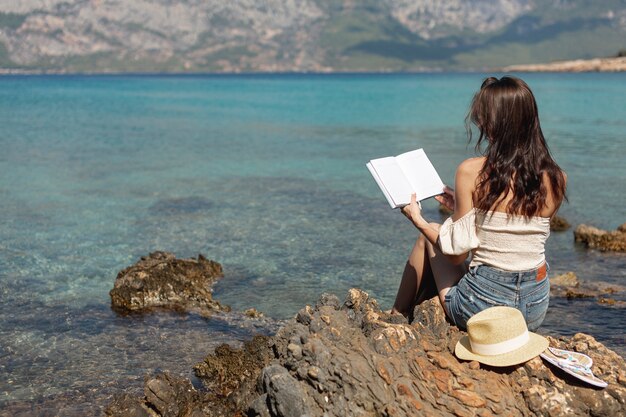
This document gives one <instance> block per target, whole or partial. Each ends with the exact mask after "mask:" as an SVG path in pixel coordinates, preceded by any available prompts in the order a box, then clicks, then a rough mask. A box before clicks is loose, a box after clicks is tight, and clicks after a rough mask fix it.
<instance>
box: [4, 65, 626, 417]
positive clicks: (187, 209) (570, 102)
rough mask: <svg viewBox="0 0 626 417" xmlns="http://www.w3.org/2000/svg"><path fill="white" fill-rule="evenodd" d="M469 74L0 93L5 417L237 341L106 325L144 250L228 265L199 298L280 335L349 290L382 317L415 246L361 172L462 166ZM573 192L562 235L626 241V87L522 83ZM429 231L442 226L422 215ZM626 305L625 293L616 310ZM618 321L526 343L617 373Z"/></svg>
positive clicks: (586, 316) (7, 83)
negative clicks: (619, 232) (552, 340)
mask: <svg viewBox="0 0 626 417" xmlns="http://www.w3.org/2000/svg"><path fill="white" fill-rule="evenodd" d="M484 76H485V75H484V74H416V75H297V76H296V75H272V76H260V75H256V76H11V77H2V78H0V172H1V176H0V213H1V214H2V223H1V224H2V227H1V228H0V323H1V324H0V414H1V413H2V412H1V410H2V408H3V407H8V408H7V410H8V409H10V410H12V412H13V413H17V412H23V413H25V415H28V414H29V413H39V412H44V411H42V410H46V409H59V408H60V407H61V406H63V407H66V408H65V413H64V414H71V413H76V414H78V415H80V413H84V412H85V411H86V410H90V413H91V412H92V411H93V410H94V409H96V410H98V409H99V408H98V407H101V406H102V404H105V403H106V401H107V400H108V398H109V396H110V395H111V394H113V393H115V392H117V390H118V389H119V388H120V387H124V386H136V387H140V385H141V378H142V376H143V374H144V373H151V372H153V371H154V370H155V369H170V370H173V371H174V372H177V373H180V374H183V375H190V370H191V367H192V365H193V364H194V363H195V362H197V361H199V360H200V359H201V358H202V357H203V356H204V355H205V354H206V353H207V352H209V351H210V350H211V349H212V348H213V347H214V346H215V345H216V344H217V343H219V342H221V341H230V342H237V341H241V340H243V339H245V338H246V337H248V336H249V333H250V332H249V331H247V330H242V329H241V328H239V327H238V326H236V325H232V324H229V323H225V322H220V321H219V320H205V319H201V318H199V317H195V316H180V315H167V314H162V315H159V316H155V315H153V316H145V317H118V316H116V315H115V314H114V313H113V312H111V311H110V308H109V296H108V291H109V290H110V289H111V288H112V286H113V282H114V279H115V276H116V274H117V272H118V271H119V270H120V269H122V268H124V267H126V266H128V265H129V264H131V263H134V262H135V261H136V260H138V258H139V257H140V256H142V255H145V254H147V253H149V252H151V251H154V250H167V251H172V252H174V253H176V254H177V255H178V256H181V257H187V256H195V255H196V254H197V253H203V254H205V255H206V256H207V257H209V258H211V259H215V260H217V261H219V262H220V263H222V264H223V266H224V269H225V278H224V279H223V280H222V281H221V282H219V284H217V286H216V287H215V296H216V298H217V299H219V300H220V301H222V302H224V303H226V304H229V305H231V306H232V307H233V308H234V309H236V310H242V309H245V308H249V307H256V308H257V309H259V310H260V311H263V312H264V313H266V314H267V315H269V316H271V317H275V318H288V317H291V316H292V315H293V314H294V313H295V312H296V311H297V310H298V309H299V308H301V307H302V306H304V305H305V304H311V303H314V302H315V300H316V299H317V297H318V296H319V294H320V293H322V292H324V291H329V292H334V293H336V294H338V295H339V296H340V297H344V296H345V293H346V290H347V289H349V288H351V287H355V286H356V287H360V288H362V289H364V290H366V291H368V292H369V293H370V294H372V295H374V296H375V297H376V298H378V300H379V301H380V302H381V304H382V307H383V308H389V307H390V306H391V303H392V302H393V298H394V297H395V291H396V289H397V284H398V281H399V278H400V276H401V273H402V269H403V266H404V262H405V259H406V256H407V255H408V253H409V251H410V249H411V246H412V243H413V242H414V240H415V238H416V237H417V233H416V231H415V229H414V228H413V227H412V226H411V225H410V224H409V223H408V222H407V220H406V219H405V218H404V217H403V216H402V215H401V214H399V213H398V212H397V211H392V210H390V209H389V207H388V206H387V203H386V201H385V199H384V197H383V196H382V194H381V193H380V191H379V190H378V188H377V187H376V184H375V183H374V181H373V180H372V178H371V177H370V175H369V173H368V172H367V170H366V168H365V165H364V164H365V162H367V161H368V160H369V159H372V158H375V157H381V156H387V155H392V154H398V153H401V152H404V151H408V150H411V149H415V148H417V147H423V148H424V149H425V150H426V152H427V153H428V155H429V157H430V159H431V160H432V161H433V163H434V165H435V166H436V167H437V169H438V170H439V172H440V175H441V176H442V178H443V179H444V181H446V182H452V180H453V175H454V169H455V167H456V165H457V164H458V163H459V162H460V161H461V160H463V159H464V158H466V157H468V156H471V155H473V145H469V146H468V145H467V139H466V136H465V129H464V125H463V119H464V116H465V112H466V110H467V106H468V104H469V101H470V99H471V96H472V94H473V92H474V91H475V90H476V89H477V88H478V87H479V86H480V83H481V80H482V79H483V78H484ZM522 77H523V78H524V79H525V80H526V81H527V82H528V83H529V85H530V86H531V88H532V89H533V90H534V92H535V95H536V97H537V100H538V103H539V110H540V116H541V119H542V124H543V129H544V133H545V134H546V137H547V139H548V143H549V145H550V147H551V150H552V151H553V153H554V155H555V158H556V159H557V161H558V162H559V163H560V164H561V166H562V167H563V168H564V169H565V170H566V171H567V172H568V175H569V190H568V194H569V203H568V204H566V205H564V207H563V208H562V209H561V215H563V216H564V217H566V218H567V219H568V220H569V221H570V223H572V224H573V225H574V226H575V225H577V224H580V223H587V224H592V225H595V226H598V227H601V228H605V229H614V228H616V227H617V226H618V225H620V224H621V223H623V222H624V221H626V216H625V214H626V210H625V209H624V207H626V186H625V185H624V181H625V180H626V163H625V159H624V155H625V153H626V102H625V99H624V97H626V74H527V75H522ZM425 210H426V213H427V216H428V217H430V218H431V219H433V220H441V218H440V216H439V214H438V212H437V210H436V205H435V204H434V203H433V202H429V203H427V204H425ZM547 256H548V259H549V262H550V265H551V267H552V272H553V273H555V272H565V271H570V270H572V271H575V272H576V273H577V274H578V276H579V278H580V279H582V280H588V281H602V282H608V283H611V284H613V285H616V286H617V285H626V283H625V282H624V278H625V277H626V268H625V267H626V255H624V254H609V253H599V252H595V251H589V250H585V249H584V248H582V247H579V246H576V245H574V243H573V235H572V231H571V230H569V231H567V232H563V233H554V234H553V236H552V237H551V238H550V240H549V242H548V246H547ZM615 297H616V298H617V299H618V300H622V301H624V300H625V295H624V292H621V293H618V294H616V296H615ZM625 328H626V318H625V315H624V309H623V308H619V307H608V306H601V305H599V304H596V303H595V302H593V301H571V302H569V301H566V300H554V301H552V303H551V308H550V311H549V312H548V316H547V318H546V322H545V324H544V326H543V327H542V330H541V332H543V333H546V334H565V335H569V334H573V333H575V332H578V331H584V332H587V333H590V334H592V335H594V336H596V337H597V338H598V339H599V340H601V341H602V342H604V343H606V344H607V345H608V346H610V347H612V348H613V349H615V350H617V351H618V352H619V353H620V354H621V355H624V354H625V353H626V338H625V335H624V333H625V332H624V329H625Z"/></svg>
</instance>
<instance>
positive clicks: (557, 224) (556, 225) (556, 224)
mask: <svg viewBox="0 0 626 417" xmlns="http://www.w3.org/2000/svg"><path fill="white" fill-rule="evenodd" d="M570 227H571V225H570V224H569V222H568V221H567V220H566V219H565V217H561V216H556V215H555V216H552V218H551V219H550V230H551V231H553V232H562V231H564V230H567V229H569V228H570Z"/></svg>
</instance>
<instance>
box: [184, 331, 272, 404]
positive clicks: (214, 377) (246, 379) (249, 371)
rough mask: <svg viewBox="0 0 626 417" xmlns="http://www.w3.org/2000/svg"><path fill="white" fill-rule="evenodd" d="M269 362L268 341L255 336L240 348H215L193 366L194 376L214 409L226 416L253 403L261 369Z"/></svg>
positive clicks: (269, 350) (227, 346)
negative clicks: (223, 411) (205, 390)
mask: <svg viewBox="0 0 626 417" xmlns="http://www.w3.org/2000/svg"><path fill="white" fill-rule="evenodd" d="M272 359H273V353H272V350H271V346H270V339H269V338H268V337H267V336H255V337H254V338H253V339H252V340H251V341H248V342H246V343H244V345H243V347H242V348H241V349H233V348H232V347H230V346H229V345H227V344H223V345H220V346H218V347H217V348H216V349H215V353H212V354H209V355H207V356H206V357H205V358H204V360H203V361H202V362H200V363H198V364H197V365H196V366H195V367H194V373H195V374H196V376H197V377H198V378H199V379H200V380H201V381H202V385H203V386H204V387H205V388H206V389H207V390H208V392H209V393H210V398H211V401H212V404H213V407H214V408H217V409H219V410H227V411H228V412H226V413H225V414H226V415H231V414H234V413H235V412H236V411H237V410H243V409H245V408H247V406H248V404H249V403H250V402H251V401H252V400H253V397H256V395H253V393H254V392H255V386H256V383H257V379H258V377H259V375H260V373H261V370H262V369H263V367H265V365H267V364H269V362H270V360H272Z"/></svg>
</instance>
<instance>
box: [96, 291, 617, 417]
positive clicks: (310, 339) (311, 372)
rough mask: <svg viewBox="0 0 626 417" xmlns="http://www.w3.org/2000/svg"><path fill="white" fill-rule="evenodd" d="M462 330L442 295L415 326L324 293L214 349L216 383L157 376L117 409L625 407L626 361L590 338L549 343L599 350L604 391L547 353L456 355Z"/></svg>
mask: <svg viewBox="0 0 626 417" xmlns="http://www.w3.org/2000/svg"><path fill="white" fill-rule="evenodd" d="M463 335H464V333H463V332H462V331H459V330H458V329H457V328H456V327H454V326H450V325H449V324H448V322H447V321H446V318H445V315H444V314H443V311H442V309H441V307H440V306H439V304H438V301H437V299H431V300H429V301H427V302H425V303H423V304H422V305H420V306H417V307H416V308H415V311H414V321H413V322H412V323H408V322H407V321H406V319H405V318H404V317H402V316H396V315H389V314H387V313H384V312H382V311H381V310H380V308H379V307H378V304H377V302H376V300H374V299H372V298H371V297H369V296H368V295H367V294H366V293H365V292H363V291H360V290H357V289H352V290H350V291H349V293H348V296H347V298H346V300H345V302H343V303H341V302H340V301H339V299H338V298H337V297H335V296H333V295H323V296H322V297H321V298H320V300H319V301H318V303H317V304H316V305H315V307H310V306H307V307H305V308H303V309H302V310H300V311H299V312H298V314H297V316H296V317H295V318H294V319H292V320H290V321H289V322H287V324H286V325H285V326H283V327H282V328H281V329H280V330H279V331H278V332H277V334H276V335H275V336H274V337H272V338H271V339H269V340H267V339H257V340H256V341H253V342H251V343H252V344H247V345H246V346H245V347H244V348H243V349H241V350H233V349H230V348H225V347H222V348H219V349H217V350H216V352H215V354H211V355H209V356H207V358H206V359H205V360H204V362H202V363H201V364H199V365H197V366H196V373H197V376H198V377H199V378H200V379H201V380H202V381H203V384H204V385H205V387H206V390H195V389H193V388H192V387H191V386H190V385H189V383H188V382H187V381H182V380H175V379H173V378H171V377H170V376H168V375H159V376H156V377H153V378H150V379H148V380H147V382H146V386H145V395H144V396H143V397H142V398H132V397H129V396H121V397H118V398H117V399H116V400H115V401H114V402H113V403H112V404H111V405H110V406H109V408H108V409H107V414H108V415H109V416H121V415H136V416H140V415H145V416H183V415H184V416H194V415H200V413H205V415H210V416H222V415H246V414H247V415H248V416H263V417H266V416H299V415H308V416H322V415H324V416H357V415H358V416H364V415H365V416H377V415H382V416H411V415H442V416H453V415H456V416H497V415H506V416H529V415H544V416H562V415H571V416H587V415H594V416H617V415H625V414H626V364H625V363H624V360H623V359H622V358H621V357H620V356H619V355H617V354H616V353H615V352H613V351H611V350H609V349H607V348H606V347H604V346H603V345H602V344H600V343H598V342H597V341H595V340H594V339H593V337H591V336H588V335H584V334H577V335H575V336H574V337H572V338H569V339H565V338H561V339H555V338H551V337H549V340H550V344H551V345H552V346H558V347H560V348H565V349H569V350H575V351H579V352H584V353H586V354H588V355H589V356H591V357H592V359H593V361H594V366H593V371H594V373H595V374H596V376H598V377H599V378H602V379H604V380H605V381H606V382H608V383H609V386H608V387H607V388H605V389H604V390H599V389H594V388H592V387H590V386H586V385H584V384H583V383H581V382H578V381H577V380H575V379H574V378H572V377H570V376H568V375H567V374H564V373H562V372H560V371H559V370H555V369H554V368H552V367H550V366H549V365H547V364H546V363H544V362H542V360H541V359H540V358H535V359H533V360H531V361H529V362H527V363H525V364H522V365H518V366H511V367H507V368H492V367H488V366H483V365H481V364H479V363H478V362H463V361H459V360H458V359H457V358H456V357H455V356H454V354H453V351H454V346H455V344H456V342H457V341H458V340H459V339H460V338H461V337H462V336H463ZM155 387H156V388H155ZM181 387H184V389H183V388H181ZM159 390H160V391H159ZM205 391H207V392H205ZM170 410H171V411H170ZM131 411H132V413H131ZM123 412H127V414H123Z"/></svg>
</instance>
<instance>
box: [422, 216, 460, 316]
mask: <svg viewBox="0 0 626 417" xmlns="http://www.w3.org/2000/svg"><path fill="white" fill-rule="evenodd" d="M431 226H432V227H435V228H436V229H439V226H440V225H439V224H437V223H431ZM426 253H427V256H428V263H429V265H430V269H431V270H432V274H433V277H434V280H435V284H436V285H437V291H438V293H439V301H441V305H442V306H443V309H444V311H445V312H446V314H448V311H447V310H446V303H445V297H446V294H447V293H448V291H449V290H450V288H452V287H453V286H455V285H456V284H457V283H458V282H459V280H460V279H461V278H463V275H465V273H466V272H467V267H466V266H465V262H463V263H461V264H460V265H454V264H452V262H450V260H449V259H448V258H446V256H445V255H444V254H443V253H441V250H440V249H439V247H438V246H436V245H432V244H431V243H430V242H426ZM448 316H449V314H448Z"/></svg>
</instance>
